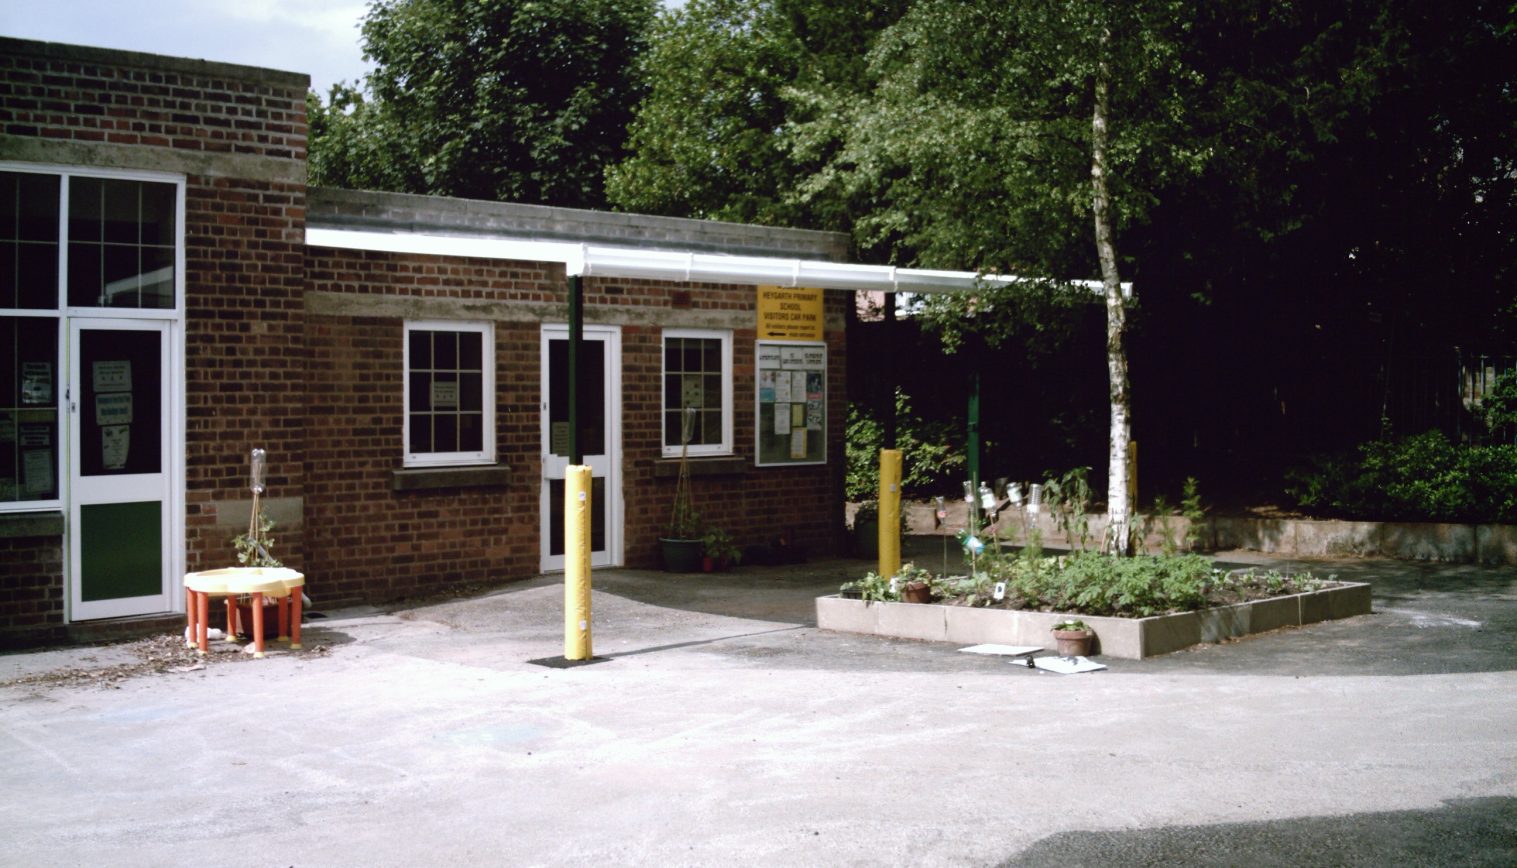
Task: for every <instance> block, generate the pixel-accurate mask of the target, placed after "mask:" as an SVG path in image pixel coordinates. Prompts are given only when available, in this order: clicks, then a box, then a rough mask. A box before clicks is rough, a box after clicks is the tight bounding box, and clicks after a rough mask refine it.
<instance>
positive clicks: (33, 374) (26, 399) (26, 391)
mask: <svg viewBox="0 0 1517 868" xmlns="http://www.w3.org/2000/svg"><path fill="white" fill-rule="evenodd" d="M21 403H23V404H51V403H53V365H52V363H51V362H22V363H21Z"/></svg>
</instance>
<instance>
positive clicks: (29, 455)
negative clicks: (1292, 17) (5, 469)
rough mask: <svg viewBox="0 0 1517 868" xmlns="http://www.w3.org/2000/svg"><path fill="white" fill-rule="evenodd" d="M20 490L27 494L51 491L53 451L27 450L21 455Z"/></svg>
mask: <svg viewBox="0 0 1517 868" xmlns="http://www.w3.org/2000/svg"><path fill="white" fill-rule="evenodd" d="M21 478H22V483H21V485H22V489H23V490H24V491H25V492H26V493H27V494H32V495H36V494H46V493H47V492H49V491H52V490H53V450H51V449H28V450H26V451H24V452H22V453H21Z"/></svg>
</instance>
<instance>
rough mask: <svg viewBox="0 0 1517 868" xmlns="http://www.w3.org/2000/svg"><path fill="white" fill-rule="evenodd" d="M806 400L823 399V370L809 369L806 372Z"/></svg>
mask: <svg viewBox="0 0 1517 868" xmlns="http://www.w3.org/2000/svg"><path fill="white" fill-rule="evenodd" d="M806 400H808V401H820V400H822V372H821V371H807V372H806Z"/></svg>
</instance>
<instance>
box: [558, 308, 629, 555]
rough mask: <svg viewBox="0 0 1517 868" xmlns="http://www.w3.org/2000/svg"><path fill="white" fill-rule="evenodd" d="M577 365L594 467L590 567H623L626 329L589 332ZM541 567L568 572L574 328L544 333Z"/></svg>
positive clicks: (588, 456)
mask: <svg viewBox="0 0 1517 868" xmlns="http://www.w3.org/2000/svg"><path fill="white" fill-rule="evenodd" d="M581 352H582V356H581V364H580V366H579V400H578V404H579V419H580V450H581V452H582V453H583V457H584V462H585V464H587V465H589V467H590V477H591V479H590V496H591V499H592V500H593V504H592V513H591V515H592V521H591V529H590V549H591V551H590V564H591V566H597V567H602V566H612V565H616V564H620V563H622V485H621V451H622V450H621V446H622V442H621V394H622V388H621V330H620V329H619V328H617V327H616V326H585V327H584V335H583V339H582V342H581ZM542 456H543V461H542V467H543V483H542V500H541V511H540V515H541V522H540V526H541V528H542V531H541V534H542V536H541V539H542V569H543V571H544V572H555V571H558V570H562V569H563V568H564V475H565V469H566V468H567V467H568V466H569V457H570V456H569V327H568V326H567V325H544V326H543V331H542Z"/></svg>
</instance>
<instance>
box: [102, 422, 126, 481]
mask: <svg viewBox="0 0 1517 868" xmlns="http://www.w3.org/2000/svg"><path fill="white" fill-rule="evenodd" d="M131 450H132V426H130V425H106V426H103V427H102V428H101V429H100V463H101V464H102V465H104V467H105V469H106V470H120V469H122V468H124V467H126V457H127V455H128V454H129V453H130V452H131Z"/></svg>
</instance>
